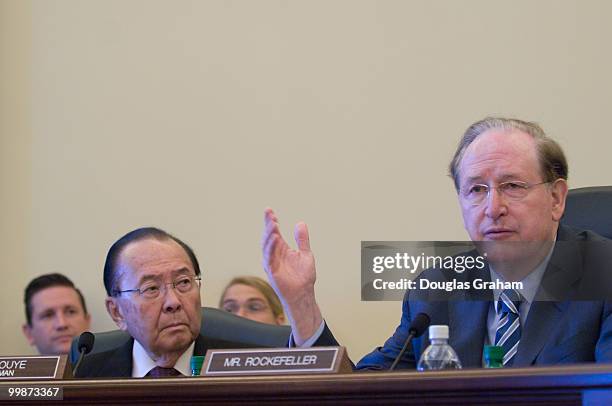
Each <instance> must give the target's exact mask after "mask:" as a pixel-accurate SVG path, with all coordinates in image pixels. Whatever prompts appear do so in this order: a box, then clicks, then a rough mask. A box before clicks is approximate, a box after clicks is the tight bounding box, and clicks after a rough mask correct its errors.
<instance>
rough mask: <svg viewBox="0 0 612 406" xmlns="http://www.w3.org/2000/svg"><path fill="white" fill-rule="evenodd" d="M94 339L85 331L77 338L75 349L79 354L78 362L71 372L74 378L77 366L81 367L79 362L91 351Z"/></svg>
mask: <svg viewBox="0 0 612 406" xmlns="http://www.w3.org/2000/svg"><path fill="white" fill-rule="evenodd" d="M95 339H96V337H95V336H94V335H93V334H92V333H90V332H89V331H86V332H84V333H83V334H81V335H80V336H79V343H78V346H77V348H78V349H79V353H80V354H79V360H78V361H77V363H76V365H75V367H74V369H73V370H72V375H73V376H76V373H77V370H78V369H79V366H80V365H81V361H83V358H85V355H86V354H89V353H90V352H91V349H92V348H93V346H94V340H95Z"/></svg>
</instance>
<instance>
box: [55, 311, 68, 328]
mask: <svg viewBox="0 0 612 406" xmlns="http://www.w3.org/2000/svg"><path fill="white" fill-rule="evenodd" d="M67 328H68V319H67V318H66V316H65V315H64V314H63V313H62V312H58V313H57V314H56V316H55V329H56V330H65V329H67Z"/></svg>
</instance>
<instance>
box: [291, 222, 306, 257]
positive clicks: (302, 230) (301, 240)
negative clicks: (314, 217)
mask: <svg viewBox="0 0 612 406" xmlns="http://www.w3.org/2000/svg"><path fill="white" fill-rule="evenodd" d="M294 237H295V243H296V244H297V246H298V249H299V250H300V251H310V237H309V236H308V226H306V223H304V222H302V221H300V222H299V223H297V224H296V225H295V232H294Z"/></svg>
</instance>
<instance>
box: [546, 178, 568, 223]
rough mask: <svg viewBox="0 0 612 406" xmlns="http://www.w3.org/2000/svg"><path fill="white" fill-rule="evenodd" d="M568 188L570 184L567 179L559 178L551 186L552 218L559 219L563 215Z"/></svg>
mask: <svg viewBox="0 0 612 406" xmlns="http://www.w3.org/2000/svg"><path fill="white" fill-rule="evenodd" d="M567 190H568V186H567V181H566V180H565V179H557V180H556V181H554V182H553V184H552V185H551V187H550V191H551V196H552V219H553V220H554V221H559V220H561V217H563V212H564V211H565V199H566V198H567Z"/></svg>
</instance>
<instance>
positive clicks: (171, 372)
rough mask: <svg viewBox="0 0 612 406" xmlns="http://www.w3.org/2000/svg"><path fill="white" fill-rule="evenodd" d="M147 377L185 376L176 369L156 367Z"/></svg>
mask: <svg viewBox="0 0 612 406" xmlns="http://www.w3.org/2000/svg"><path fill="white" fill-rule="evenodd" d="M145 376H149V377H151V378H170V377H173V376H183V374H181V373H180V372H179V371H177V370H176V369H174V368H163V367H155V368H153V369H152V370H150V371H149V373H147V374H146V375H145Z"/></svg>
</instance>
